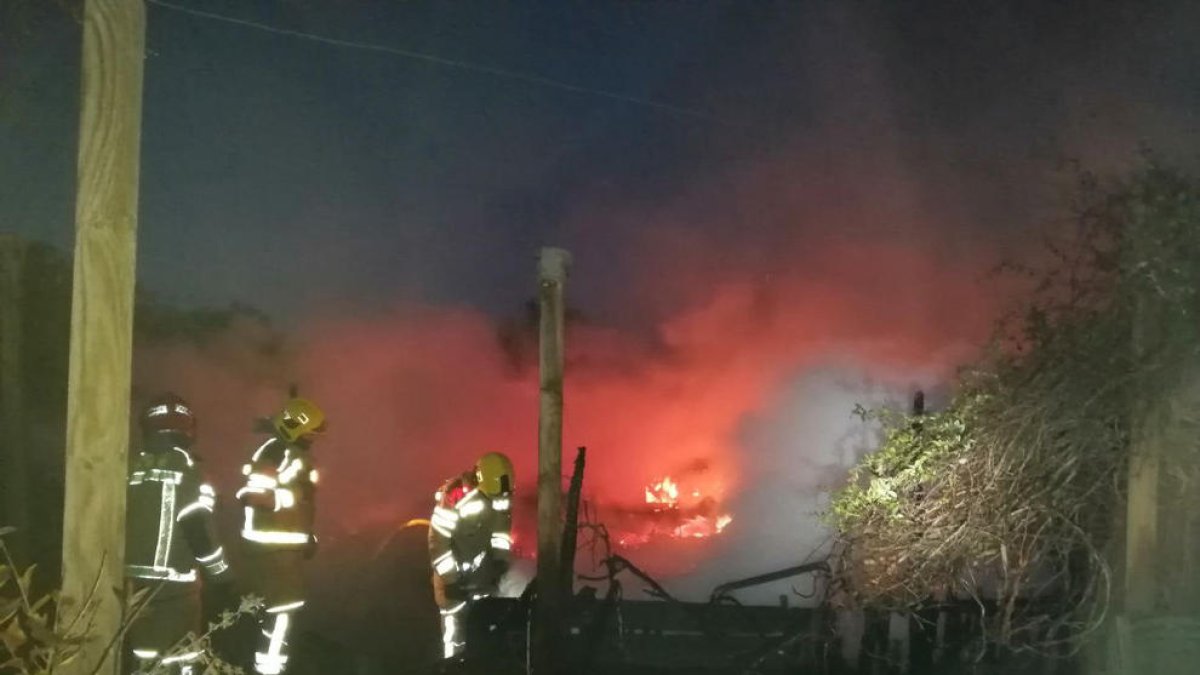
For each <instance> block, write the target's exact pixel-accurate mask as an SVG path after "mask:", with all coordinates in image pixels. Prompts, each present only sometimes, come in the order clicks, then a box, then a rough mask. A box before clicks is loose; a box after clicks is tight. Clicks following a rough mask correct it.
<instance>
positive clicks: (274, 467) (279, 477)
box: [237, 398, 325, 675]
mask: <svg viewBox="0 0 1200 675" xmlns="http://www.w3.org/2000/svg"><path fill="white" fill-rule="evenodd" d="M324 429H325V414H324V413H323V412H321V409H320V408H318V407H317V406H316V404H314V403H313V402H311V401H308V400H305V399H300V398H295V399H292V400H290V401H288V402H287V404H286V405H284V407H283V410H281V411H280V412H279V414H277V415H276V416H275V417H273V418H271V419H270V420H269V421H266V423H265V424H264V430H267V431H269V433H270V437H269V438H267V439H266V440H265V441H264V442H263V443H262V444H261V445H259V446H258V449H257V450H255V451H254V454H253V456H252V457H251V458H250V463H248V464H246V465H245V466H244V467H243V468H242V474H243V475H245V477H246V483H245V485H244V486H243V487H242V488H241V489H240V490H238V493H237V498H238V501H240V502H241V503H242V505H243V513H244V520H243V524H242V544H243V551H244V553H245V557H246V566H247V569H248V574H249V575H250V577H251V579H250V583H251V585H252V586H251V587H252V589H253V590H252V592H253V593H255V594H257V595H260V596H262V597H263V600H264V606H263V614H262V628H263V630H262V636H263V639H262V640H261V642H260V648H259V649H258V650H257V651H256V652H255V654H254V670H255V671H256V672H258V673H262V674H263V675H276V674H277V673H282V672H284V671H285V670H286V669H287V661H288V656H287V654H288V649H287V646H288V642H287V641H288V630H289V628H290V627H291V626H292V623H293V621H294V619H295V616H296V613H297V612H298V611H299V609H300V608H301V607H303V606H304V577H303V566H304V561H305V560H308V559H310V558H311V557H312V556H313V555H314V554H315V553H316V547H317V537H316V535H315V534H314V533H313V517H314V515H315V513H316V510H315V509H316V504H315V497H316V485H317V469H316V467H315V466H314V464H313V459H312V455H311V452H310V448H311V445H312V442H313V440H314V437H315V436H316V435H318V434H320V433H321V432H323V431H324Z"/></svg>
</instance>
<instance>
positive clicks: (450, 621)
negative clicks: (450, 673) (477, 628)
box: [441, 602, 467, 659]
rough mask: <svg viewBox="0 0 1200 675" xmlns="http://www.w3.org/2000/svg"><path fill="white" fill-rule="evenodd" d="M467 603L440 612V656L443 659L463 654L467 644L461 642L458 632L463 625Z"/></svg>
mask: <svg viewBox="0 0 1200 675" xmlns="http://www.w3.org/2000/svg"><path fill="white" fill-rule="evenodd" d="M466 608H467V603H466V602H460V603H458V604H457V605H455V606H453V607H449V608H447V609H443V610H441V614H442V656H443V657H444V658H447V659H449V658H453V657H455V656H458V655H459V654H461V653H462V652H463V649H464V648H465V647H466V646H467V643H465V642H463V636H462V635H461V634H460V632H459V630H460V628H462V627H463V626H464V625H465V624H464V622H463V619H464V618H465V616H464V615H465V614H466Z"/></svg>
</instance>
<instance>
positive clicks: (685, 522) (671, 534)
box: [614, 476, 733, 548]
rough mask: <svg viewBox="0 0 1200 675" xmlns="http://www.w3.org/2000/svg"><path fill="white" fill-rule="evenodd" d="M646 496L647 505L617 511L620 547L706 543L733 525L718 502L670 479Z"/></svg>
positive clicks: (647, 491)
mask: <svg viewBox="0 0 1200 675" xmlns="http://www.w3.org/2000/svg"><path fill="white" fill-rule="evenodd" d="M644 492H645V503H643V504H639V505H638V506H636V507H626V508H620V509H614V511H615V512H616V513H614V516H615V517H616V520H617V527H616V528H615V530H616V531H617V532H618V533H619V534H618V535H617V537H616V541H617V544H618V545H619V546H621V547H624V548H636V547H638V546H641V545H643V544H646V543H648V542H650V541H651V540H655V539H661V538H673V539H705V538H708V537H713V536H716V535H718V534H720V533H721V532H722V531H724V530H725V528H726V527H727V526H728V525H729V524H730V523H731V522H733V516H731V515H729V514H728V513H724V512H722V511H721V508H720V504H719V503H718V502H717V500H716V499H715V498H713V497H712V496H709V495H705V494H704V493H703V492H702V491H701V490H699V489H697V488H692V489H691V490H689V491H684V490H682V489H681V488H680V485H679V482H678V481H676V480H675V479H673V478H672V477H670V476H664V477H663V478H662V479H660V480H658V481H656V482H653V483H651V484H649V485H647V486H646V487H645V490H644Z"/></svg>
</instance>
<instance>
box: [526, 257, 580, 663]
mask: <svg viewBox="0 0 1200 675" xmlns="http://www.w3.org/2000/svg"><path fill="white" fill-rule="evenodd" d="M570 265H571V254H570V253H568V252H566V251H564V250H562V249H557V248H543V249H542V253H541V257H540V259H539V261H538V286H539V288H538V302H539V306H540V309H541V315H540V334H539V354H540V364H541V371H540V372H541V401H540V410H539V415H538V556H537V607H536V609H535V618H536V621H535V623H534V635H533V638H534V663H533V666H534V672H535V673H537V674H538V675H548V674H549V673H554V672H556V669H557V667H558V663H559V660H558V656H557V654H558V644H559V641H558V640H557V639H556V638H557V632H558V630H559V629H560V627H561V626H562V625H563V624H562V604H563V602H562V600H563V598H562V584H561V579H562V424H563V316H564V310H563V288H564V286H566V283H567V269H568V268H569V267H570Z"/></svg>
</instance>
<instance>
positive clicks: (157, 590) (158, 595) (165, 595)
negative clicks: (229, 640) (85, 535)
mask: <svg viewBox="0 0 1200 675" xmlns="http://www.w3.org/2000/svg"><path fill="white" fill-rule="evenodd" d="M130 581H131V584H132V588H133V590H134V591H141V592H144V593H153V595H152V596H150V597H149V599H148V600H147V602H146V604H145V605H144V606H143V607H142V608H141V611H140V612H139V613H138V615H137V616H136V617H134V618H133V619H132V620H131V622H130V624H129V627H128V632H127V633H126V637H125V639H126V645H127V648H128V649H129V650H130V651H131V652H132V653H133V658H132V659H131V660H130V661H131V663H132V664H135V667H136V671H137V672H150V671H151V670H152V669H154V668H156V667H157V670H155V671H154V672H156V673H162V674H163V675H166V674H167V673H179V674H180V675H189V674H190V673H193V672H195V671H194V665H195V664H196V662H197V661H198V660H199V658H200V656H201V654H200V652H190V653H189V652H187V651H181V649H180V647H181V642H180V641H181V640H183V638H184V636H186V635H187V634H188V633H195V634H198V633H199V632H200V630H201V615H200V595H199V588H198V586H197V585H196V584H178V583H170V582H162V581H152V580H145V579H131V580H130ZM183 647H184V649H187V648H188V647H190V645H186V644H184V645H183Z"/></svg>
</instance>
